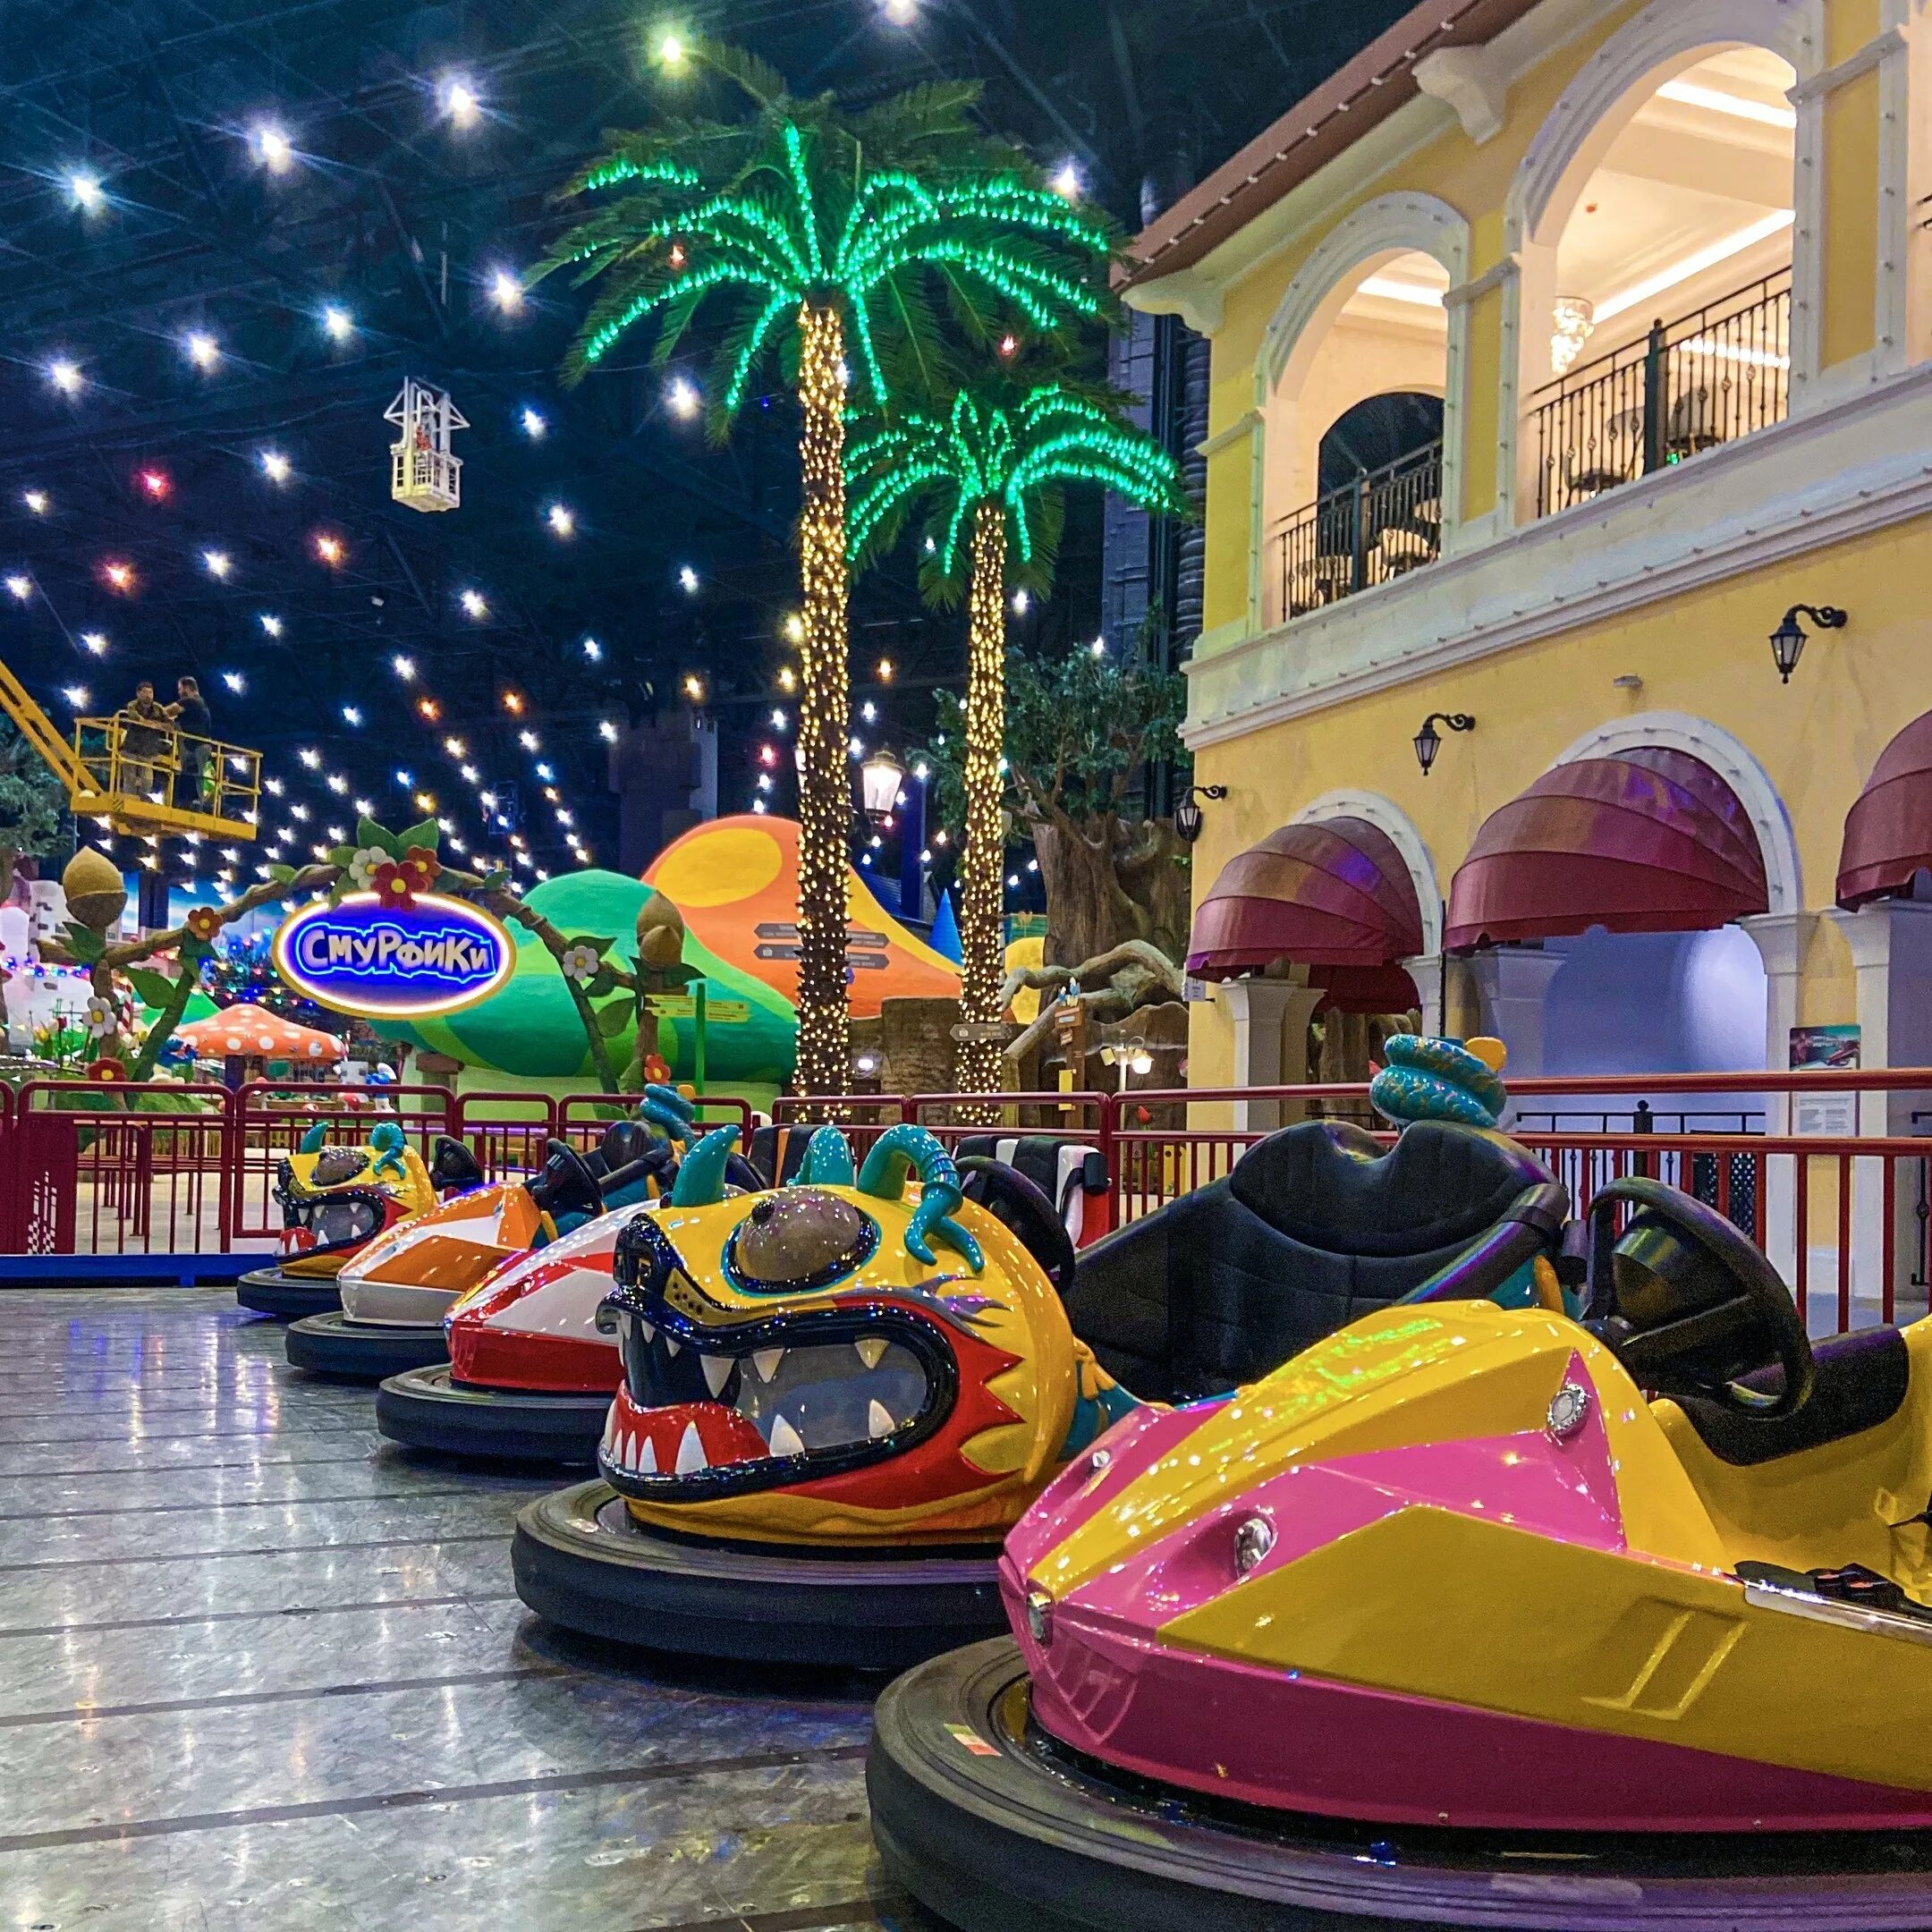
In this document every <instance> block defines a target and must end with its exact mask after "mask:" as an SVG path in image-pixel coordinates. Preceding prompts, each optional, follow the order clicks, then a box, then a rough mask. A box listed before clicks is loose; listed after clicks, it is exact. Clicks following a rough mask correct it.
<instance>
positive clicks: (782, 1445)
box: [771, 1416, 805, 1455]
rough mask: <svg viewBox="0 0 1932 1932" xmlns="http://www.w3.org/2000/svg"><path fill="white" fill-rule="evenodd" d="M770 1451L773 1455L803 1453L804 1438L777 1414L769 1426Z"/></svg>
mask: <svg viewBox="0 0 1932 1932" xmlns="http://www.w3.org/2000/svg"><path fill="white" fill-rule="evenodd" d="M771 1453H773V1454H774V1455H803V1454H804V1453H805V1438H804V1437H803V1436H801V1435H800V1434H799V1432H798V1431H797V1430H796V1429H795V1428H792V1425H791V1424H790V1423H789V1422H787V1421H786V1420H785V1419H784V1417H783V1416H779V1417H778V1418H777V1419H775V1421H774V1422H773V1424H772V1426H771Z"/></svg>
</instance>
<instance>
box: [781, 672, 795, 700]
mask: <svg viewBox="0 0 1932 1932" xmlns="http://www.w3.org/2000/svg"><path fill="white" fill-rule="evenodd" d="M778 689H779V690H780V691H784V693H785V695H786V696H787V697H789V696H790V695H791V694H792V692H793V691H796V690H797V689H798V673H797V672H796V671H794V670H793V669H792V666H791V665H779V667H778Z"/></svg>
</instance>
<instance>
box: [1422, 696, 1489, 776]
mask: <svg viewBox="0 0 1932 1932" xmlns="http://www.w3.org/2000/svg"><path fill="white" fill-rule="evenodd" d="M1438 724H1443V725H1446V726H1447V727H1448V729H1449V730H1451V731H1453V732H1468V731H1474V730H1475V729H1476V720H1475V717H1474V716H1472V715H1471V714H1470V713H1469V712H1467V711H1431V712H1430V713H1429V715H1428V716H1427V717H1426V718H1424V719H1423V720H1422V728H1421V730H1420V731H1419V732H1418V733H1416V734H1415V739H1414V744H1415V755H1416V763H1417V764H1418V765H1419V766H1420V767H1422V775H1423V776H1424V777H1425V778H1427V777H1428V775H1429V771H1430V768H1431V767H1433V766H1434V765H1435V763H1436V753H1437V752H1438V751H1440V750H1442V733H1441V732H1439V731H1437V730H1436V726H1437V725H1438Z"/></svg>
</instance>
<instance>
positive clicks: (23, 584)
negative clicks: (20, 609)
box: [6, 571, 33, 604]
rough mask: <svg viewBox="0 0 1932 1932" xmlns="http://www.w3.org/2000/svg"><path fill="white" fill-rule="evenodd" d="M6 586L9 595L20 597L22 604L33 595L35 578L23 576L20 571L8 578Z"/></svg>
mask: <svg viewBox="0 0 1932 1932" xmlns="http://www.w3.org/2000/svg"><path fill="white" fill-rule="evenodd" d="M6 587H7V592H8V595H9V596H12V597H18V598H19V599H20V600H21V603H22V604H24V603H25V602H26V601H27V599H28V598H29V597H31V596H32V595H33V579H32V578H31V577H23V576H21V573H20V572H18V571H16V572H14V573H13V575H12V576H11V577H9V578H8V579H7V580H6Z"/></svg>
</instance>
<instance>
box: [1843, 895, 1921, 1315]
mask: <svg viewBox="0 0 1932 1932" xmlns="http://www.w3.org/2000/svg"><path fill="white" fill-rule="evenodd" d="M1826 918H1827V919H1830V920H1831V921H1832V923H1833V924H1834V925H1835V926H1836V927H1837V928H1838V930H1839V931H1840V932H1842V933H1843V935H1844V936H1845V944H1846V945H1848V946H1849V947H1850V948H1851V952H1852V971H1853V974H1854V975H1855V977H1856V979H1857V983H1858V1022H1859V1060H1860V1065H1862V1066H1866V1067H1871V1068H1888V1067H1916V1066H1928V1065H1932V904H1925V903H1921V902H1918V901H1914V900H1910V899H1877V900H1874V901H1873V902H1871V903H1870V904H1869V905H1866V906H1861V907H1860V909H1859V910H1858V911H1856V912H1828V913H1826ZM1928 1108H1932V1092H1928V1090H1925V1089H1919V1090H1916V1091H1911V1092H1903V1093H1889V1094H1885V1093H1867V1094H1860V1096H1859V1103H1858V1128H1859V1133H1860V1136H1861V1137H1867V1136H1869V1137H1877V1136H1879V1135H1884V1134H1913V1133H1925V1132H1926V1131H1928V1129H1932V1123H1917V1124H1915V1123H1914V1122H1913V1120H1912V1115H1913V1114H1914V1113H1923V1112H1925V1111H1926V1110H1927V1109H1928ZM1856 1165H1857V1170H1858V1171H1857V1176H1856V1182H1855V1185H1854V1189H1853V1194H1852V1287H1853V1290H1854V1292H1856V1293H1857V1294H1858V1295H1859V1296H1860V1299H1861V1300H1866V1301H1871V1302H1874V1303H1876V1302H1877V1301H1879V1298H1880V1296H1881V1295H1882V1294H1883V1292H1884V1285H1885V1191H1884V1190H1885V1175H1884V1173H1883V1171H1882V1170H1883V1164H1882V1163H1881V1162H1878V1161H1860V1162H1858V1163H1857V1164H1856ZM1916 1208H1917V1180H1916V1174H1915V1173H1914V1171H1913V1165H1912V1164H1910V1163H1902V1164H1900V1166H1899V1169H1898V1172H1897V1174H1895V1176H1894V1200H1893V1209H1892V1240H1893V1265H1892V1281H1893V1288H1894V1293H1895V1295H1896V1296H1897V1298H1898V1302H1899V1306H1900V1309H1901V1312H1902V1313H1903V1314H1908V1315H1909V1314H1916V1313H1918V1312H1919V1310H1920V1309H1922V1308H1923V1306H1924V1301H1925V1290H1924V1289H1923V1288H1922V1287H1921V1288H1916V1289H1915V1288H1913V1287H1912V1285H1911V1277H1912V1275H1913V1274H1914V1272H1916V1271H1917V1264H1918V1254H1917V1244H1918V1241H1919V1221H1918V1215H1917V1213H1916ZM1862 1312H1865V1313H1870V1312H1872V1311H1871V1310H1869V1309H1868V1310H1864V1311H1862Z"/></svg>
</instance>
